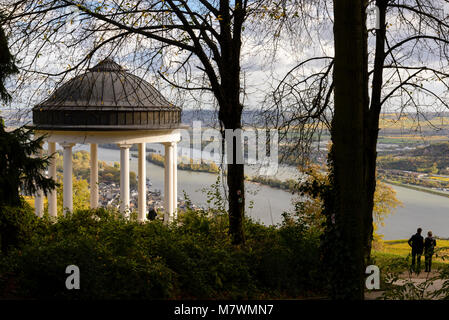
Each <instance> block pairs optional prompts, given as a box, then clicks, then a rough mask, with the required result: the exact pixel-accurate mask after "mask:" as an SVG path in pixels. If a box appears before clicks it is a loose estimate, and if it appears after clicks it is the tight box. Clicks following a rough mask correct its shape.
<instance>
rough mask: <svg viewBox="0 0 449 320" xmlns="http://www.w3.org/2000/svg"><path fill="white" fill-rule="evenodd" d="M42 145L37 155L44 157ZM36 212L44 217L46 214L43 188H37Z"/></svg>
mask: <svg viewBox="0 0 449 320" xmlns="http://www.w3.org/2000/svg"><path fill="white" fill-rule="evenodd" d="M42 155H43V153H42V145H41V146H40V148H39V151H38V152H37V154H36V156H37V157H42ZM34 212H35V214H36V215H37V216H38V217H42V215H43V214H44V192H43V191H42V189H37V191H36V195H35V197H34Z"/></svg>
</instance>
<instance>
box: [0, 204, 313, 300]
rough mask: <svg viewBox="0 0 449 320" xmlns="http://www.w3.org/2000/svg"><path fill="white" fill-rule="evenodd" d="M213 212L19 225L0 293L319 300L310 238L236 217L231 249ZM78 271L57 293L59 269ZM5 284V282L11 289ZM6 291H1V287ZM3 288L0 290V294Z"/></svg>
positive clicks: (1, 261)
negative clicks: (239, 228)
mask: <svg viewBox="0 0 449 320" xmlns="http://www.w3.org/2000/svg"><path fill="white" fill-rule="evenodd" d="M227 221H228V219H227V217H226V216H225V215H223V214H216V215H214V216H213V217H210V216H209V214H208V212H194V211H188V212H186V213H184V214H182V215H181V214H180V217H179V219H178V220H177V221H175V222H174V223H172V224H170V225H164V224H162V223H161V222H159V221H152V222H148V223H139V222H137V221H133V220H127V219H124V218H122V217H121V215H120V214H119V213H117V212H111V211H106V210H104V209H99V210H95V211H91V210H83V211H77V212H75V213H73V214H70V215H67V216H66V217H61V218H59V219H58V221H57V222H54V221H53V222H52V221H50V220H49V219H47V218H42V219H25V220H23V224H24V225H26V226H27V227H22V229H23V230H32V232H31V233H30V232H28V231H26V232H25V234H26V236H25V237H24V238H23V239H24V240H25V238H26V241H21V242H20V243H18V244H17V245H16V246H15V247H14V248H11V250H10V251H9V252H8V254H3V255H1V256H0V285H2V284H3V288H2V287H0V297H1V296H2V295H3V296H10V295H11V294H12V293H11V290H12V289H11V287H13V288H14V292H13V294H14V295H15V296H17V297H23V298H38V299H43V298H61V299H117V298H125V299H136V298H137V299H185V298H191V299H217V298H224V299H228V298H231V299H240V298H242V299H253V298H282V297H283V298H285V297H293V298H295V297H301V296H305V295H306V294H320V293H321V292H320V290H321V283H322V278H321V274H320V272H319V256H318V243H319V240H318V235H314V234H313V233H311V232H310V231H309V230H308V229H307V228H306V227H305V226H304V225H303V224H301V223H300V222H298V221H296V220H294V219H288V220H286V221H288V223H287V222H285V223H284V224H282V225H280V226H277V227H266V226H263V225H261V224H258V223H254V222H253V221H251V220H246V221H245V229H246V235H247V243H246V245H245V246H242V247H237V248H236V247H234V246H232V245H231V243H230V240H229V237H228V233H227V232H228V229H227V228H228V223H227ZM71 264H74V265H77V266H78V267H79V269H80V290H67V289H66V288H65V280H66V277H67V276H68V275H67V274H65V269H66V267H67V266H68V265H71ZM11 283H12V284H13V285H12V284H11ZM8 290H9V291H8ZM2 291H3V292H2Z"/></svg>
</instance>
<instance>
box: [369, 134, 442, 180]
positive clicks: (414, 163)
mask: <svg viewBox="0 0 449 320" xmlns="http://www.w3.org/2000/svg"><path fill="white" fill-rule="evenodd" d="M378 167H379V168H380V169H395V170H404V171H414V172H423V173H434V174H445V175H447V174H449V142H439V143H434V144H430V145H428V146H425V147H418V148H416V149H414V150H408V151H400V152H398V153H397V154H392V155H386V156H379V157H378Z"/></svg>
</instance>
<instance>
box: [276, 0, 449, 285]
mask: <svg viewBox="0 0 449 320" xmlns="http://www.w3.org/2000/svg"><path fill="white" fill-rule="evenodd" d="M328 2H330V1H320V4H321V5H322V4H323V3H328ZM341 2H345V1H341ZM447 4H448V2H447V1H445V0H372V1H369V3H368V2H365V3H364V6H365V10H366V9H368V8H370V9H371V10H368V11H370V12H371V13H372V14H371V17H372V18H371V19H370V20H373V21H375V23H374V24H373V27H372V28H370V29H369V30H368V45H367V52H365V53H363V56H364V57H365V65H366V66H367V68H368V70H369V71H368V73H367V75H368V76H369V78H368V80H369V84H370V87H369V91H368V90H367V92H369V93H370V94H369V101H368V100H367V101H366V102H365V104H364V111H363V132H362V135H361V136H362V137H363V145H362V147H361V148H362V151H363V165H362V166H363V174H362V176H363V179H364V185H363V188H360V189H354V188H353V187H351V186H350V185H349V186H348V189H341V185H340V186H338V185H337V184H336V185H335V186H336V190H339V191H338V192H340V193H341V194H343V193H348V192H356V194H357V195H358V196H359V197H360V198H361V199H363V206H361V207H360V208H359V215H360V218H361V219H362V220H363V221H362V222H360V221H359V222H358V223H360V224H361V227H362V229H360V230H359V231H355V230H353V229H352V226H351V224H348V225H345V226H344V229H345V230H346V229H347V230H353V232H359V233H360V234H361V237H360V238H358V240H359V241H362V243H363V247H364V260H365V263H369V262H370V252H371V244H372V239H373V223H372V222H373V205H374V201H373V199H374V191H375V189H376V158H377V151H376V147H377V141H378V132H379V121H380V118H381V114H382V111H384V112H391V113H393V112H395V113H397V117H398V118H400V117H401V116H402V115H403V114H406V115H407V116H408V117H412V118H414V120H415V121H416V122H415V123H416V127H415V128H413V129H419V127H420V122H422V121H425V120H426V112H442V111H444V110H446V111H447V110H448V109H449V101H448V89H449V82H448V80H449V59H448V57H449V46H448V44H449V17H448V16H447V15H445V13H444V8H445V7H446V6H447ZM339 5H343V4H342V3H340V4H339ZM368 5H369V6H368ZM324 7H325V6H324ZM334 9H335V10H336V9H337V7H336V6H335V7H334ZM321 12H322V14H323V15H324V14H325V12H326V11H325V10H323V11H321ZM365 12H366V11H365ZM353 13H354V12H353ZM327 14H328V18H329V20H328V21H333V20H334V18H335V20H334V23H335V28H334V31H335V32H338V30H339V29H336V28H337V25H336V23H337V20H336V17H334V14H335V11H334V12H327ZM348 14H349V13H348ZM340 21H341V20H340ZM331 36H333V37H334V40H335V41H337V39H336V36H337V35H336V34H334V35H331ZM324 38H325V39H326V37H324ZM317 41H323V40H322V39H318V40H317ZM347 45H348V46H349V42H348V44H347ZM323 47H325V46H323ZM335 50H337V47H335ZM329 51H331V50H327V51H326V50H324V53H323V54H321V55H315V56H312V57H310V58H308V59H304V60H303V61H301V62H299V63H298V64H297V65H296V66H295V67H294V68H293V69H292V70H290V71H289V72H288V73H287V74H286V76H285V77H284V78H283V79H282V81H281V82H280V84H279V85H278V86H277V88H275V90H274V91H273V94H272V96H271V98H272V99H271V101H272V102H274V103H272V104H271V105H270V107H269V108H268V111H267V114H269V115H276V116H275V117H273V122H275V123H278V127H279V128H281V129H283V130H284V131H285V132H289V131H291V130H299V132H300V134H301V135H302V136H303V137H304V139H302V140H300V141H288V142H289V143H290V144H291V146H292V149H291V150H288V151H289V154H292V152H294V151H295V149H296V150H304V149H310V145H311V141H313V140H314V139H315V136H314V135H315V134H316V132H319V131H320V130H321V129H323V128H324V129H328V130H329V131H330V133H331V135H332V141H333V142H335V140H334V139H335V138H337V136H335V134H336V132H335V130H339V129H337V128H335V126H337V125H338V124H339V123H340V129H341V130H342V129H344V125H341V122H340V120H341V118H340V120H339V119H337V120H335V121H334V120H333V117H334V116H335V112H337V106H336V103H337V100H336V94H337V93H336V91H335V88H336V85H337V82H336V76H337V75H336V73H335V72H336V69H335V68H336V64H337V61H336V59H337V56H336V54H337V51H335V55H334V53H333V52H329ZM358 61H359V60H354V61H353V64H355V63H356V62H358ZM340 63H341V61H340ZM340 76H341V74H340ZM347 76H348V77H350V78H348V79H349V81H350V82H351V81H352V82H353V90H351V92H350V93H351V94H355V92H353V91H356V90H358V89H359V84H358V83H357V82H356V80H357V79H358V75H357V74H355V73H354V74H352V75H350V74H348V75H347ZM338 85H340V86H341V85H342V83H341V81H339V83H338ZM364 85H365V84H364ZM334 94H335V96H334ZM366 99H368V95H367V96H366ZM274 111H276V112H274ZM277 115H280V116H281V117H282V116H283V117H284V118H281V117H278V116H277ZM285 115H288V117H286V116H285ZM352 116H353V117H356V116H358V115H356V114H353V115H352ZM348 119H349V118H347V120H348ZM358 124H359V123H357V125H358ZM347 125H348V126H350V128H352V129H353V126H354V125H356V124H353V123H350V122H348V123H347ZM436 129H437V128H436ZM284 136H287V135H284ZM292 136H293V135H292V134H290V135H289V137H292ZM361 136H359V135H356V134H355V131H354V135H353V137H351V139H350V140H347V143H348V144H349V145H350V146H351V148H354V149H357V148H360V145H359V142H360V141H359V138H360V137H361ZM281 137H282V136H281ZM340 150H341V149H340ZM348 151H349V150H348ZM353 152H358V149H357V151H356V150H354V151H353ZM343 156H344V154H341V153H340V154H339V155H338V154H336V151H335V149H334V150H333V152H332V153H331V154H330V160H331V161H334V162H335V158H337V157H343ZM347 160H348V161H353V163H354V166H355V167H354V169H356V168H359V167H357V166H356V165H355V161H356V160H357V161H359V160H360V159H359V158H354V159H351V158H348V159H347ZM357 165H360V163H358V164H357ZM352 174H353V173H351V171H350V173H349V175H352ZM358 174H360V173H358ZM352 178H354V177H352ZM352 178H351V177H349V178H348V179H352ZM354 179H355V178H354ZM335 183H338V181H336V182H335ZM328 199H329V200H331V199H334V198H333V197H329V198H328ZM328 203H329V207H332V206H333V203H332V201H331V202H328ZM331 221H332V220H331ZM331 225H332V224H331ZM332 245H333V246H337V242H335V243H334V244H332ZM341 245H344V243H343V244H341ZM340 261H341V263H344V261H343V260H340ZM334 262H335V261H331V262H330V263H331V267H333V265H332V263H334ZM355 280H356V281H357V282H358V283H359V286H360V287H361V286H362V284H361V283H360V278H359V279H355ZM335 285H338V282H336V283H335ZM341 286H346V285H345V284H344V283H341ZM339 288H340V289H341V287H335V289H334V292H335V293H337V291H339V290H340V289H339ZM359 291H360V290H359Z"/></svg>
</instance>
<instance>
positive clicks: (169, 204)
mask: <svg viewBox="0 0 449 320" xmlns="http://www.w3.org/2000/svg"><path fill="white" fill-rule="evenodd" d="M164 146H165V163H164V169H165V170H164V207H165V214H164V221H165V222H168V221H170V220H171V219H172V217H173V143H172V142H168V143H165V144H164Z"/></svg>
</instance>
